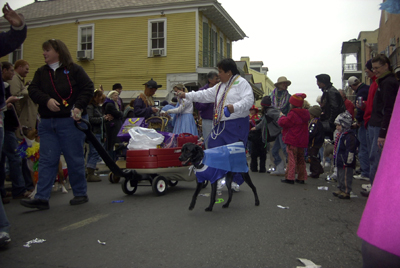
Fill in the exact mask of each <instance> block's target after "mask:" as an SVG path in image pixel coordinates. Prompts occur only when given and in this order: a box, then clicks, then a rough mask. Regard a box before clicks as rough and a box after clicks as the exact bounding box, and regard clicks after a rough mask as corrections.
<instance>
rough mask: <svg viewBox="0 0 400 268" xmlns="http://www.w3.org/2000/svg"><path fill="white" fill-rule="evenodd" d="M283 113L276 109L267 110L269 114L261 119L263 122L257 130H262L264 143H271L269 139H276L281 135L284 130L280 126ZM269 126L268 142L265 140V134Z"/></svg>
mask: <svg viewBox="0 0 400 268" xmlns="http://www.w3.org/2000/svg"><path fill="white" fill-rule="evenodd" d="M280 114H281V111H280V110H278V109H275V108H272V107H270V108H267V112H266V113H265V114H264V116H263V117H262V119H261V122H260V123H259V124H258V125H257V126H256V130H259V129H261V133H262V141H263V142H264V143H265V142H269V141H270V140H269V138H272V137H276V136H278V135H279V134H280V133H281V130H282V128H281V127H280V126H279V125H278V119H279V118H280ZM266 126H267V129H268V132H269V137H268V139H267V141H266V140H265V138H266V137H265V133H266V129H265V127H266Z"/></svg>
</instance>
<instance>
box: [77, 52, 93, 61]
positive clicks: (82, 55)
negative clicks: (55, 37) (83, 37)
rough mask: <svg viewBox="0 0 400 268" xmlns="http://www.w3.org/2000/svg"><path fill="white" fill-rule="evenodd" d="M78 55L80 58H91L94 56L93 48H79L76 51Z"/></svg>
mask: <svg viewBox="0 0 400 268" xmlns="http://www.w3.org/2000/svg"><path fill="white" fill-rule="evenodd" d="M76 57H77V58H78V60H90V59H91V58H92V51H91V50H78V51H77V52H76Z"/></svg>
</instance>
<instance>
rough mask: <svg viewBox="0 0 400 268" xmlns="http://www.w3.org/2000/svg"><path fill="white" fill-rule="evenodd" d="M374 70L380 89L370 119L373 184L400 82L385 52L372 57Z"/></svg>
mask: <svg viewBox="0 0 400 268" xmlns="http://www.w3.org/2000/svg"><path fill="white" fill-rule="evenodd" d="M371 62H372V70H373V71H374V73H375V76H376V77H377V79H376V83H377V84H378V89H377V91H376V93H375V96H374V100H373V105H372V112H371V118H370V120H369V121H368V128H367V130H368V136H369V141H370V146H371V147H370V155H369V162H370V170H369V178H370V181H371V184H373V181H374V177H375V173H376V170H377V169H378V164H379V159H380V157H381V151H382V148H383V147H384V144H385V138H386V133H387V129H388V127H389V123H390V119H391V117H392V112H393V107H394V102H395V100H396V96H397V92H398V90H399V84H398V81H397V79H396V77H395V76H394V74H393V73H392V66H391V65H390V60H389V58H388V57H386V56H385V55H383V54H379V55H377V56H376V57H374V58H373V59H372V61H371Z"/></svg>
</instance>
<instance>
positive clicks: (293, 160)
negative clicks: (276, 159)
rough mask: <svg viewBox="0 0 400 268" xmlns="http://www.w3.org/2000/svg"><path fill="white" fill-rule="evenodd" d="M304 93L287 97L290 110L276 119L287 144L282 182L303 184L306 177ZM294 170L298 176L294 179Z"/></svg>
mask: <svg viewBox="0 0 400 268" xmlns="http://www.w3.org/2000/svg"><path fill="white" fill-rule="evenodd" d="M306 97H307V95H306V94H304V93H296V94H294V95H292V96H291V97H290V99H289V103H290V111H289V113H288V114H287V116H284V115H283V114H282V116H281V117H280V118H279V120H278V124H279V126H281V127H282V140H283V142H284V143H285V144H286V145H287V146H286V151H287V153H288V165H287V167H286V173H285V179H283V180H281V181H282V182H284V183H289V184H294V182H295V181H296V182H297V183H300V184H304V181H305V180H306V179H307V170H306V162H305V160H304V149H305V148H307V146H308V121H309V120H310V113H309V112H308V110H307V109H303V108H302V107H303V103H304V99H305V98H306ZM296 171H297V173H298V178H297V179H296Z"/></svg>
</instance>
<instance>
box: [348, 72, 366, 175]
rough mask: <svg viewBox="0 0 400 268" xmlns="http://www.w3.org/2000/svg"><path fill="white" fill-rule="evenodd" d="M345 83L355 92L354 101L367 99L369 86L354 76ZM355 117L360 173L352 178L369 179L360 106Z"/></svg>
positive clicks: (362, 114) (364, 130)
mask: <svg viewBox="0 0 400 268" xmlns="http://www.w3.org/2000/svg"><path fill="white" fill-rule="evenodd" d="M347 83H348V84H349V87H351V88H352V89H353V90H354V92H355V93H356V103H357V102H360V101H361V102H362V101H367V100H368V91H369V86H367V85H366V84H364V83H361V81H360V80H359V79H358V78H357V77H355V76H351V77H350V78H349V79H348V80H347ZM355 118H356V120H357V126H358V135H357V137H358V141H359V142H360V148H359V150H358V160H359V161H360V167H361V174H360V175H356V176H354V178H355V179H358V180H360V179H362V180H368V181H369V150H368V144H367V129H366V128H365V126H364V111H363V110H362V109H360V108H357V114H356V116H355Z"/></svg>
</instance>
